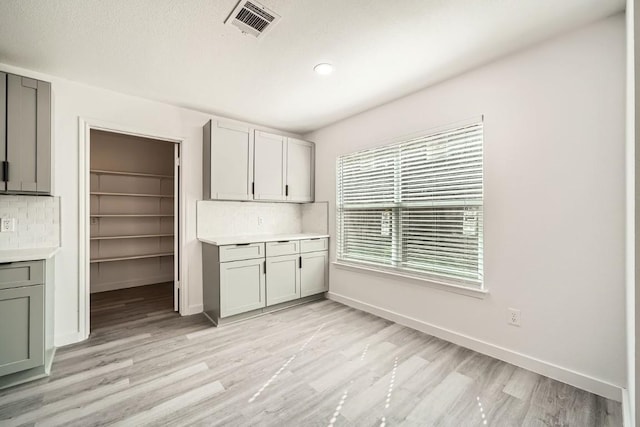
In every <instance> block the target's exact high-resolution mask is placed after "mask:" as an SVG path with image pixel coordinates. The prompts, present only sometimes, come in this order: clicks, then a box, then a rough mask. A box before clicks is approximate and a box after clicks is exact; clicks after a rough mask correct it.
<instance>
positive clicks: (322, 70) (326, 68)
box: [313, 62, 333, 76]
mask: <svg viewBox="0 0 640 427" xmlns="http://www.w3.org/2000/svg"><path fill="white" fill-rule="evenodd" d="M313 71H315V72H316V73H318V74H320V75H321V76H326V75H327V74H331V73H332V72H333V65H331V64H328V63H326V62H323V63H322V64H318V65H316V66H315V67H313Z"/></svg>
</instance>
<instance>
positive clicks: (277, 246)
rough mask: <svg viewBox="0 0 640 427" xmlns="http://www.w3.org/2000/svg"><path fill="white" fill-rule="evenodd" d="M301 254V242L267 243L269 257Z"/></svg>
mask: <svg viewBox="0 0 640 427" xmlns="http://www.w3.org/2000/svg"><path fill="white" fill-rule="evenodd" d="M299 253H300V241H299V240H287V241H282V242H267V256H279V255H295V254H299Z"/></svg>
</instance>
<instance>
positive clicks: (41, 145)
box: [0, 73, 51, 194]
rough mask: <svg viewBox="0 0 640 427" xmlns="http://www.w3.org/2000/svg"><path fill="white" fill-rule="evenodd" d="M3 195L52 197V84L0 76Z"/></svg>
mask: <svg viewBox="0 0 640 427" xmlns="http://www.w3.org/2000/svg"><path fill="white" fill-rule="evenodd" d="M0 85H4V86H3V88H2V89H0V135H1V136H0V161H2V168H1V169H2V171H1V172H2V181H1V182H0V192H6V193H18V194H22V193H24V194H50V193H51V84H50V83H48V82H43V81H40V80H35V79H30V78H27V77H22V76H18V75H15V74H7V73H0Z"/></svg>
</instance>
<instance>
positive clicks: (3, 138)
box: [0, 72, 7, 192]
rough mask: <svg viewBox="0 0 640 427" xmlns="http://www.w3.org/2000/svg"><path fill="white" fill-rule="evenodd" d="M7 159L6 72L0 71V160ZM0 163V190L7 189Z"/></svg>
mask: <svg viewBox="0 0 640 427" xmlns="http://www.w3.org/2000/svg"><path fill="white" fill-rule="evenodd" d="M5 160H7V74H6V73H2V72H0V162H4V161H5ZM1 167H2V165H1V164H0V179H2V181H0V192H2V191H6V190H7V183H6V182H5V181H4V180H5V178H4V176H1V175H2V174H3V172H2V170H1Z"/></svg>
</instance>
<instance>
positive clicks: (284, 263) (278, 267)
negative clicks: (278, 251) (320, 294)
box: [266, 254, 300, 305]
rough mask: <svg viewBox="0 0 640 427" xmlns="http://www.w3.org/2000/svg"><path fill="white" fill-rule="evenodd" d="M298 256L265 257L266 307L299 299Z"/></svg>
mask: <svg viewBox="0 0 640 427" xmlns="http://www.w3.org/2000/svg"><path fill="white" fill-rule="evenodd" d="M299 258H300V257H299V255H296V254H294V255H283V256H275V257H267V274H266V276H267V305H274V304H280V303H281V302H287V301H291V300H294V299H298V298H300V268H299Z"/></svg>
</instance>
